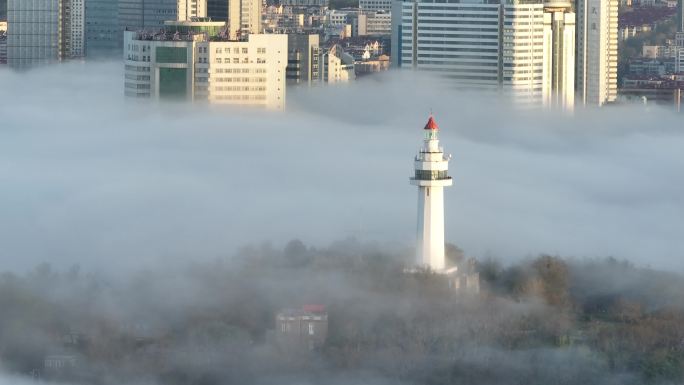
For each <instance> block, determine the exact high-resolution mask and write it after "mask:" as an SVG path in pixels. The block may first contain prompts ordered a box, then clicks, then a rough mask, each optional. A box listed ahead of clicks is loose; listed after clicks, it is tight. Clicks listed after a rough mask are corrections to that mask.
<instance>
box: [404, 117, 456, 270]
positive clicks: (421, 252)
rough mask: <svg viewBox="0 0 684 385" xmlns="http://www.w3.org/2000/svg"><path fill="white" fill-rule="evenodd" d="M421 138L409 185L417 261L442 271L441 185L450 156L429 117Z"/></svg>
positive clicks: (448, 179)
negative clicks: (414, 191) (414, 193)
mask: <svg viewBox="0 0 684 385" xmlns="http://www.w3.org/2000/svg"><path fill="white" fill-rule="evenodd" d="M424 131H425V139H424V141H423V147H421V149H420V151H419V152H418V155H416V158H415V170H416V173H415V175H414V176H413V177H412V178H411V184H412V185H415V186H418V239H417V240H418V244H417V254H418V263H419V264H420V265H422V266H423V267H427V268H430V269H431V270H433V271H438V272H443V271H444V269H445V263H444V260H445V258H444V187H447V186H451V185H452V183H453V182H452V180H451V177H450V176H449V175H448V170H449V160H450V159H451V156H450V155H446V156H445V155H444V151H443V150H442V148H441V147H440V146H439V138H438V133H439V127H438V126H437V123H435V120H434V119H433V118H432V116H430V119H429V120H428V122H427V124H426V125H425V128H424Z"/></svg>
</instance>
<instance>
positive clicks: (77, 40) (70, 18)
mask: <svg viewBox="0 0 684 385" xmlns="http://www.w3.org/2000/svg"><path fill="white" fill-rule="evenodd" d="M85 13H86V12H85V0H62V18H63V20H65V21H66V22H65V23H64V30H63V34H65V35H66V36H65V37H66V38H67V39H69V40H68V48H67V49H68V52H67V55H68V56H69V57H70V58H77V57H84V56H85V46H86V44H85V31H86V28H85V26H86V22H85Z"/></svg>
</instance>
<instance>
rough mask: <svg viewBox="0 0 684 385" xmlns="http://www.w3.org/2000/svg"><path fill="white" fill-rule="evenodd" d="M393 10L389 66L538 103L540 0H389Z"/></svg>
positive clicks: (540, 93)
mask: <svg viewBox="0 0 684 385" xmlns="http://www.w3.org/2000/svg"><path fill="white" fill-rule="evenodd" d="M392 15H393V17H392V59H391V60H392V65H393V66H394V67H398V68H409V69H414V70H419V71H425V72H430V73H435V74H438V75H440V76H441V77H443V78H445V79H447V80H448V81H450V83H451V84H453V85H454V86H456V87H457V88H461V89H476V90H492V91H499V90H500V91H503V94H504V95H506V96H507V97H510V98H512V99H513V100H514V102H516V104H524V105H541V104H542V101H543V68H544V58H543V52H542V51H543V45H544V33H543V23H544V7H543V3H542V1H541V0H530V1H522V0H521V1H517V0H516V1H513V0H469V1H461V0H444V1H436V0H404V1H395V2H393V4H392Z"/></svg>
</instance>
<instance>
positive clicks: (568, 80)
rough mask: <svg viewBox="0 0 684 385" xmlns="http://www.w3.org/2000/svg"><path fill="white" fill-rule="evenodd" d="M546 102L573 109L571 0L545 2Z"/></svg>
mask: <svg viewBox="0 0 684 385" xmlns="http://www.w3.org/2000/svg"><path fill="white" fill-rule="evenodd" d="M544 55H545V61H544V104H545V105H547V106H551V107H557V108H560V109H563V110H567V111H571V110H572V109H573V108H574V104H575V13H574V12H572V3H571V2H570V1H562V0H547V1H546V2H545V4H544Z"/></svg>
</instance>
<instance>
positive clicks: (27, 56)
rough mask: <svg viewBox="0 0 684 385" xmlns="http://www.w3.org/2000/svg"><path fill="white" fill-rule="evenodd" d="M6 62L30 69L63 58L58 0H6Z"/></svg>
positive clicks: (15, 66)
mask: <svg viewBox="0 0 684 385" xmlns="http://www.w3.org/2000/svg"><path fill="white" fill-rule="evenodd" d="M7 10H8V12H7V23H8V31H7V32H8V34H7V63H8V64H9V65H10V67H12V68H20V69H22V68H30V67H33V66H37V65H41V64H48V63H52V62H56V61H58V60H60V59H61V58H62V53H63V52H62V40H61V39H60V27H61V25H60V19H61V15H60V13H61V8H60V2H59V1H58V0H32V1H26V0H9V2H8V9H7Z"/></svg>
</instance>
